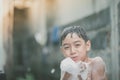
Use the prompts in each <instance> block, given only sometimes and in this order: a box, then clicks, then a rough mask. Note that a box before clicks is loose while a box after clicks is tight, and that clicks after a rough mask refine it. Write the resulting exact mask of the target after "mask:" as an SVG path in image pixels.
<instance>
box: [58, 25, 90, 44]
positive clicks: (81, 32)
mask: <svg viewBox="0 0 120 80" xmlns="http://www.w3.org/2000/svg"><path fill="white" fill-rule="evenodd" d="M69 33H71V36H72V34H73V33H76V34H77V35H78V36H79V37H80V38H82V39H83V40H84V41H85V42H87V41H88V40H89V39H88V36H87V34H86V32H85V30H84V29H83V28H82V27H81V26H70V27H65V28H64V29H63V32H62V33H61V37H60V44H61V45H62V41H63V40H64V39H65V38H66V36H67V35H68V34H69Z"/></svg>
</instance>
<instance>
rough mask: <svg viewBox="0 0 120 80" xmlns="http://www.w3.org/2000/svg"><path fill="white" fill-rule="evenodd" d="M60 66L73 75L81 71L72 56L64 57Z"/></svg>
mask: <svg viewBox="0 0 120 80" xmlns="http://www.w3.org/2000/svg"><path fill="white" fill-rule="evenodd" d="M60 68H61V70H62V71H65V72H68V73H70V74H72V75H76V74H78V73H79V67H78V66H77V65H76V63H75V62H74V61H73V60H72V59H71V58H66V59H64V60H63V61H62V62H61V64H60Z"/></svg>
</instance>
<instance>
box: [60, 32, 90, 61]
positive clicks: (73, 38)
mask: <svg viewBox="0 0 120 80" xmlns="http://www.w3.org/2000/svg"><path fill="white" fill-rule="evenodd" d="M90 47H91V44H90V41H87V42H85V41H84V40H83V39H82V38H81V37H79V36H78V35H77V34H76V33H73V34H71V33H69V34H68V35H67V36H66V38H65V39H64V40H63V41H62V52H63V54H64V56H65V57H70V58H71V59H72V60H74V61H75V62H78V61H85V59H86V58H87V52H88V51H89V50H90Z"/></svg>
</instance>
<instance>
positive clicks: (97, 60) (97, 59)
mask: <svg viewBox="0 0 120 80" xmlns="http://www.w3.org/2000/svg"><path fill="white" fill-rule="evenodd" d="M92 63H93V64H94V65H95V64H98V65H99V64H103V65H104V64H105V63H104V61H103V59H102V58H101V57H95V58H93V59H92Z"/></svg>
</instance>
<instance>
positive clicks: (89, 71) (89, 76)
mask: <svg viewBox="0 0 120 80" xmlns="http://www.w3.org/2000/svg"><path fill="white" fill-rule="evenodd" d="M90 48H91V42H90V40H89V39H88V37H87V35H86V32H85V31H84V30H83V28H81V27H80V26H70V27H66V28H65V29H64V30H63V32H62V34H61V50H62V52H63V55H64V56H65V57H66V58H65V59H63V60H62V61H61V64H60V68H61V78H60V80H107V78H106V73H105V63H104V61H103V60H102V58H101V57H95V58H89V57H88V55H87V54H88V52H89V50H90Z"/></svg>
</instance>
